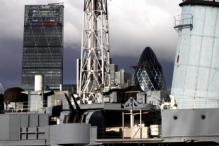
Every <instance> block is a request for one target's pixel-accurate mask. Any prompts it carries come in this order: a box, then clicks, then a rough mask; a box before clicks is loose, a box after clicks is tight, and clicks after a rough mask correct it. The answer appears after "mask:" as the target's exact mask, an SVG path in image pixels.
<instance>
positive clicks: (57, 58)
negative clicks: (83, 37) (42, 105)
mask: <svg viewBox="0 0 219 146" xmlns="http://www.w3.org/2000/svg"><path fill="white" fill-rule="evenodd" d="M63 12H64V6H63V5H59V4H48V5H26V6H25V14H24V36H23V61H22V88H24V89H25V90H33V89H34V76H35V75H36V74H40V75H43V76H44V88H45V89H49V90H57V89H59V87H60V84H62V82H63V23H64V20H63V18H64V17H63V15H64V13H63Z"/></svg>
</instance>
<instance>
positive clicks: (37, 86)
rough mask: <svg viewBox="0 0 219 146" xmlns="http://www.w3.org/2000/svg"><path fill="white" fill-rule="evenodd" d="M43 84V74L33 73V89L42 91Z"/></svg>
mask: <svg viewBox="0 0 219 146" xmlns="http://www.w3.org/2000/svg"><path fill="white" fill-rule="evenodd" d="M43 84H44V83H43V75H35V88H34V89H35V91H42V90H43Z"/></svg>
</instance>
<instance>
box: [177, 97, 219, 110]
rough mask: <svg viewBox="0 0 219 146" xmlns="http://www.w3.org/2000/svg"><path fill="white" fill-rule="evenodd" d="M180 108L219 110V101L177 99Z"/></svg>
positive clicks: (210, 99) (212, 99)
mask: <svg viewBox="0 0 219 146" xmlns="http://www.w3.org/2000/svg"><path fill="white" fill-rule="evenodd" d="M176 104H177V107H178V108H183V109H199V108H219V99H215V98H191V99H189V98H176Z"/></svg>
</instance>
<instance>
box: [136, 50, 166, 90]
mask: <svg viewBox="0 0 219 146" xmlns="http://www.w3.org/2000/svg"><path fill="white" fill-rule="evenodd" d="M134 80H135V84H136V85H137V86H140V87H141V89H142V90H143V91H154V90H166V83H165V79H164V76H163V71H162V67H161V65H160V63H159V61H158V59H157V57H156V55H155V54H154V52H153V51H152V49H151V48H150V47H147V48H145V49H144V51H143V53H142V54H141V57H140V58H139V60H138V63H137V66H136V67H135V75H134Z"/></svg>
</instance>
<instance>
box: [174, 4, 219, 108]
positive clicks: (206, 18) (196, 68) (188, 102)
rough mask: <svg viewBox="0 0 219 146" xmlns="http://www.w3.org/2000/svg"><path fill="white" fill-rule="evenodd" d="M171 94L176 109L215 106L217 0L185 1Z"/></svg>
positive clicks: (218, 99)
mask: <svg viewBox="0 0 219 146" xmlns="http://www.w3.org/2000/svg"><path fill="white" fill-rule="evenodd" d="M180 6H181V7H182V14H181V15H179V16H177V17H175V18H176V19H175V27H174V28H175V29H176V30H177V31H178V33H179V36H178V45H177V50H176V57H175V65H174V73H173V82H172V89H171V95H173V96H174V97H175V100H176V102H177V104H178V108H180V109H186V108H187V109H193V108H194V109H195V108H218V107H219V57H218V56H219V2H214V1H201V0H194V1H191V0H185V1H183V2H182V3H181V4H180Z"/></svg>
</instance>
